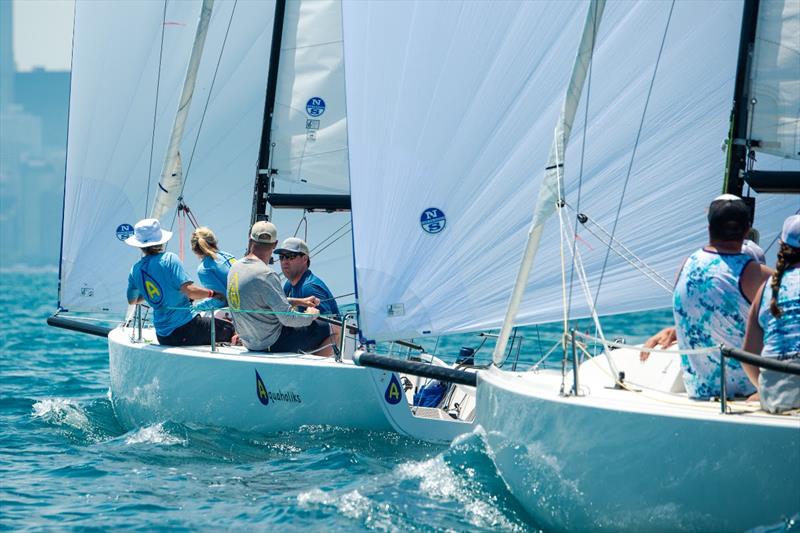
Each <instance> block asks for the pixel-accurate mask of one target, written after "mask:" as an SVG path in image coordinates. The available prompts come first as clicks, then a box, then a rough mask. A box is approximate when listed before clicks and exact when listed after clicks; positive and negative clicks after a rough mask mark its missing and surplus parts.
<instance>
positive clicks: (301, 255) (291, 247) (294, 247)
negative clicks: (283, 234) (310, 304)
mask: <svg viewBox="0 0 800 533" xmlns="http://www.w3.org/2000/svg"><path fill="white" fill-rule="evenodd" d="M273 253H275V254H278V257H279V258H280V262H281V272H283V275H284V276H286V283H284V284H283V292H284V293H286V296H287V297H288V298H306V297H308V296H316V297H317V298H319V305H318V306H317V309H319V312H320V314H321V315H323V316H328V317H331V318H338V316H339V306H338V305H336V299H335V298H334V297H333V294H332V293H331V290H330V289H329V288H328V286H327V285H325V282H324V281H322V280H321V279H319V278H318V277H317V276H315V275H314V273H313V272H311V270H309V267H310V266H311V257H309V254H308V245H307V244H306V243H305V241H303V239H298V238H297V237H289V238H288V239H286V240H285V241H283V244H282V245H281V247H280V248H276V249H275V251H274V252H273ZM290 301H291V300H290ZM300 311H302V309H300Z"/></svg>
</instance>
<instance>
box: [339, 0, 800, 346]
mask: <svg viewBox="0 0 800 533" xmlns="http://www.w3.org/2000/svg"><path fill="white" fill-rule="evenodd" d="M587 7H588V3H587V2H561V1H559V2H509V3H496V2H479V1H472V0H468V1H463V2H455V1H448V2H435V1H419V2H410V1H409V2H378V3H375V2H357V1H353V2H345V4H344V7H343V20H344V42H345V64H346V88H347V101H348V129H349V138H350V143H349V148H350V171H351V189H352V193H351V194H352V199H353V231H354V246H355V250H354V251H355V260H356V276H357V287H358V296H359V298H358V303H359V308H360V318H361V328H362V331H363V333H364V335H365V337H367V338H370V339H375V340H384V339H391V338H408V337H415V336H420V335H428V334H430V335H435V334H443V333H455V332H463V331H473V330H479V329H486V328H494V327H498V326H499V325H500V324H501V323H502V319H503V315H504V312H505V310H506V306H507V304H508V299H509V295H510V293H511V288H512V286H513V283H514V278H515V274H516V272H517V269H518V266H519V262H520V258H521V256H522V252H523V248H524V243H525V239H526V237H527V232H528V229H529V226H530V222H531V215H532V212H533V209H534V204H535V201H536V198H537V194H538V191H539V188H540V185H541V177H542V175H543V173H544V167H545V164H546V162H547V157H548V151H549V149H550V145H551V143H552V140H553V130H554V127H555V125H556V120H557V118H558V113H559V111H560V107H561V103H562V102H563V99H564V91H565V89H566V86H567V82H568V78H569V75H570V71H571V68H572V65H573V63H574V59H575V54H576V51H577V47H578V42H579V39H580V35H581V31H582V25H583V21H584V20H585V17H586V9H587ZM670 7H671V5H670V3H668V2H647V1H644V2H636V3H631V2H620V3H610V4H608V5H607V6H606V10H605V13H604V15H603V21H602V25H601V27H600V29H599V32H598V42H597V45H596V52H595V56H594V62H593V65H592V70H591V72H590V77H589V80H588V81H587V84H586V89H585V90H584V94H583V97H582V105H581V106H580V107H579V110H578V114H577V118H576V121H575V124H574V127H573V129H572V135H571V140H570V144H569V147H568V149H567V153H566V157H565V163H566V167H565V194H566V202H567V204H568V205H569V206H571V209H573V210H575V209H578V210H579V211H580V212H583V213H585V214H586V215H587V216H588V217H590V219H591V221H593V222H596V223H597V224H598V225H599V226H600V227H602V228H605V229H606V230H607V231H608V232H609V233H610V232H611V231H612V228H613V227H614V224H615V220H616V221H617V226H616V230H615V238H616V239H617V240H619V241H620V242H621V243H623V244H624V245H625V246H627V247H628V248H629V249H631V250H632V251H634V252H635V253H636V254H637V255H638V256H639V257H641V258H643V259H644V260H645V261H646V262H647V264H648V265H650V266H651V267H652V268H654V269H655V270H656V271H657V272H658V273H659V274H660V275H661V276H662V277H663V278H665V279H666V280H669V282H671V281H672V280H673V279H674V275H675V273H676V271H677V269H678V268H679V266H680V263H681V260H682V258H683V257H684V256H685V255H688V254H689V253H690V252H692V251H693V250H694V249H696V248H698V247H699V246H701V245H702V244H703V243H704V242H705V239H706V235H705V233H706V221H705V217H706V208H707V206H708V203H709V202H710V200H711V199H712V198H714V197H715V196H717V195H718V194H719V193H720V192H721V186H722V179H723V171H724V164H725V153H724V152H723V151H722V150H721V149H720V146H721V143H722V141H723V140H724V139H725V137H726V134H727V131H728V117H729V113H730V105H731V100H732V94H733V80H734V74H735V67H736V55H737V47H738V35H739V24H740V18H741V10H742V6H741V3H739V2H729V1H719V2H677V3H676V4H675V6H674V12H672V15H671V18H670ZM668 20H669V27H668V31H667V33H666V39H665V40H664V42H663V52H662V53H661V58H660V61H659V59H658V58H659V50H660V49H661V45H662V36H663V35H664V30H665V27H667V21H668ZM657 61H659V66H658V72H657V75H656V77H655V82H654V85H653V88H652V92H651V91H650V80H651V78H652V76H653V71H654V68H655V65H656V62H657ZM648 94H650V100H649V105H648V107H647V113H646V115H645V118H644V122H643V126H642V129H641V135H640V137H639V140H638V144H637V143H636V139H637V133H638V131H639V125H640V121H641V118H642V115H643V113H644V109H645V102H646V101H647V98H648ZM587 102H588V110H587V108H586V105H587ZM584 117H586V118H584ZM584 131H585V135H586V137H585V143H584ZM634 147H636V151H635V158H633V163H632V165H631V158H632V153H633V151H634ZM780 165H782V166H784V168H786V167H785V165H786V163H780ZM629 166H630V179H629V180H626V176H627V175H628V167H629ZM760 168H763V166H762V167H760ZM626 182H627V186H626ZM623 191H624V196H623ZM579 192H580V196H579ZM620 202H621V204H620ZM620 205H621V207H620ZM578 206H579V207H578ZM798 208H800V201H798V199H797V197H791V196H782V197H780V196H779V197H771V198H767V197H759V198H758V203H757V210H756V226H757V227H758V228H759V229H760V230H761V233H762V243H763V244H764V245H765V247H766V245H767V244H769V243H770V242H771V240H772V238H773V237H774V236H775V235H776V233H777V231H779V228H780V224H781V222H782V220H783V218H784V217H785V216H787V215H789V214H791V213H793V212H795V211H796V210H797V209H798ZM568 218H569V220H571V221H572V223H574V220H575V216H574V211H573V212H571V215H570V216H569V217H568ZM595 231H596V232H597V229H596V227H595ZM559 241H560V239H559V226H558V221H557V219H556V218H555V217H554V218H553V219H551V220H550V221H549V222H548V223H547V225H546V227H545V231H544V234H543V237H542V241H541V248H540V251H539V253H538V255H537V258H536V261H535V263H534V266H533V270H532V274H531V276H530V279H529V282H528V284H527V287H526V291H525V294H524V296H523V298H522V304H521V307H520V311H519V314H518V316H517V321H516V323H517V324H531V323H538V322H546V321H553V320H558V319H559V318H560V317H561V313H562V296H561V277H562V276H561V269H560V259H559V247H560V242H559ZM577 246H578V247H579V251H580V253H581V255H582V258H583V261H584V264H585V267H586V271H587V274H588V280H589V283H590V285H591V290H592V292H593V293H595V291H597V290H598V285H599V282H600V278H601V275H602V279H603V280H602V286H601V288H600V292H599V297H598V300H597V306H598V311H599V312H600V313H601V314H612V313H620V312H626V311H636V310H642V309H651V308H656V307H662V306H668V305H669V304H670V301H671V299H670V294H669V291H668V290H666V289H664V288H663V287H661V286H660V285H658V284H656V283H654V282H653V281H652V280H651V279H649V278H647V277H645V276H643V275H642V274H640V273H639V272H637V271H636V270H635V269H633V268H632V267H631V266H630V265H629V264H628V263H627V262H626V261H624V260H623V259H622V258H620V257H618V256H617V255H615V254H613V253H612V254H611V255H610V256H609V257H608V260H607V264H606V266H605V269H603V264H604V262H605V260H606V247H605V246H604V245H603V243H602V242H600V240H598V238H597V237H595V236H593V235H592V234H590V233H587V232H586V231H584V230H580V231H579V239H578V244H577ZM567 276H568V277H569V276H570V273H569V272H567ZM574 279H575V280H576V281H577V280H578V276H577V274H576V275H575V276H574ZM569 305H570V307H571V311H572V312H571V316H573V317H576V316H586V315H588V313H589V309H588V306H587V303H586V300H585V298H584V296H583V294H582V291H581V290H580V288H579V287H577V286H575V287H574V289H573V290H572V291H571V299H570V301H569Z"/></svg>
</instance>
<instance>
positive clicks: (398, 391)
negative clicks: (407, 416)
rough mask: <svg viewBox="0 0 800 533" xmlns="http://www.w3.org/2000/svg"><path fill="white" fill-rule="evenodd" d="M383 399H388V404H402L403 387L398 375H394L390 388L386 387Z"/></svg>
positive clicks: (390, 381)
mask: <svg viewBox="0 0 800 533" xmlns="http://www.w3.org/2000/svg"><path fill="white" fill-rule="evenodd" d="M383 397H384V398H386V402H387V403H390V404H392V405H395V404H398V403H400V400H402V399H403V387H401V386H400V380H398V379H397V374H392V379H390V380H389V386H388V387H386V392H385V393H384V395H383Z"/></svg>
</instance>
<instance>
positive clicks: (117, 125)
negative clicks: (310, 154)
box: [59, 1, 274, 316]
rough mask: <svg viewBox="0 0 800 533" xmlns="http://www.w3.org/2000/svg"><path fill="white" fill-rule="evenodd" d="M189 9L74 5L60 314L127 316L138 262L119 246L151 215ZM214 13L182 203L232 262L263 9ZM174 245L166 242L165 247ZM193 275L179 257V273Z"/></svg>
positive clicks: (258, 78)
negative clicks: (211, 232)
mask: <svg viewBox="0 0 800 533" xmlns="http://www.w3.org/2000/svg"><path fill="white" fill-rule="evenodd" d="M200 8H201V2H200V1H183V2H166V5H165V3H163V2H122V3H120V2H112V1H95V2H77V3H76V6H75V26H74V27H75V31H74V37H73V63H72V76H71V90H70V110H69V111H70V117H69V134H68V137H69V141H68V146H67V171H66V183H65V189H64V191H65V198H64V223H63V231H62V246H61V267H60V290H59V307H60V308H61V309H62V310H69V311H110V312H114V313H117V316H119V315H120V314H122V313H123V312H124V310H125V308H126V301H125V287H126V285H127V277H128V272H129V271H130V268H131V265H132V264H133V263H134V262H136V260H137V258H138V257H139V253H138V251H137V250H136V249H134V248H132V247H130V246H127V245H125V244H124V243H122V242H121V241H122V239H124V238H125V237H126V236H127V234H128V232H129V231H130V228H131V227H132V226H133V224H135V223H136V221H137V220H139V219H142V218H146V217H147V216H148V215H149V214H150V211H151V207H152V205H153V198H154V197H155V189H156V187H157V179H158V178H157V176H158V170H159V169H158V166H159V165H160V163H159V162H160V161H164V160H165V159H166V157H165V154H166V149H167V146H168V145H169V141H170V136H171V132H172V126H173V124H174V119H175V110H176V109H177V108H178V107H179V103H178V102H179V99H180V96H181V93H182V89H183V84H184V81H185V73H186V69H187V67H186V65H187V61H188V60H189V57H190V55H191V50H192V46H193V42H194V37H195V33H196V32H195V29H196V21H197V20H198V18H199V17H200ZM214 10H215V14H214V16H213V17H212V18H211V21H210V25H209V29H208V34H207V37H206V45H205V53H204V54H203V57H202V59H201V61H200V66H199V69H198V75H197V82H196V88H195V103H196V104H197V103H198V102H203V104H205V101H206V100H208V106H207V107H206V106H205V105H193V106H192V107H191V110H190V112H189V114H188V116H187V119H186V123H185V128H184V135H183V140H182V144H181V147H180V149H179V151H180V153H181V154H182V155H183V164H184V165H185V166H186V167H187V168H188V167H190V172H189V174H188V175H187V176H186V183H187V188H186V190H185V197H186V200H187V202H188V204H189V205H190V207H191V208H192V211H193V212H194V213H195V215H196V216H197V217H198V219H199V221H200V222H201V223H202V224H205V225H208V226H210V227H211V228H212V229H213V230H214V232H215V233H216V234H217V237H218V238H219V241H220V243H221V245H222V247H223V248H224V249H226V250H228V251H230V252H231V253H235V254H239V253H241V252H242V251H243V250H244V248H245V246H246V236H247V228H248V225H249V221H250V217H249V212H246V210H244V209H242V198H249V197H250V196H251V194H252V190H253V178H252V176H253V161H254V160H255V159H256V154H257V152H258V137H259V131H260V128H261V122H262V115H261V110H262V109H263V103H264V88H265V86H266V68H265V63H266V60H265V54H267V53H268V50H269V44H268V43H269V39H270V36H271V29H272V17H273V12H274V3H273V2H217V3H216V4H215V7H214ZM229 24H230V30H229V31H228V26H229ZM162 30H163V44H162ZM215 72H216V79H215V81H214V83H213V84H212V79H213V78H214V74H215ZM201 121H202V124H203V127H202V130H199V128H200V123H201ZM195 143H196V144H195ZM171 222H172V221H171V219H166V218H165V220H162V223H163V224H164V225H166V226H169V225H170V223H171ZM178 244H179V240H178V239H177V238H175V239H173V240H172V241H171V242H170V244H169V247H170V249H171V250H176V249H177V246H178ZM195 266H196V263H195V259H194V257H193V256H192V255H191V254H189V255H187V259H186V269H187V271H189V272H193V271H194V269H195Z"/></svg>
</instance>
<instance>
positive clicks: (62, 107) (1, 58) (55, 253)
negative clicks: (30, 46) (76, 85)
mask: <svg viewBox="0 0 800 533" xmlns="http://www.w3.org/2000/svg"><path fill="white" fill-rule="evenodd" d="M11 6H12V3H11V2H9V1H6V0H0V267H8V266H13V265H18V264H26V265H35V266H38V265H55V264H57V262H58V259H59V254H60V246H59V243H60V241H61V209H62V203H63V194H64V171H65V161H66V143H67V115H68V109H69V82H70V78H69V72H50V71H45V70H42V69H34V70H33V71H32V72H16V68H15V65H14V56H13V48H12V45H13V34H12V26H11V15H12V13H11Z"/></svg>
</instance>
